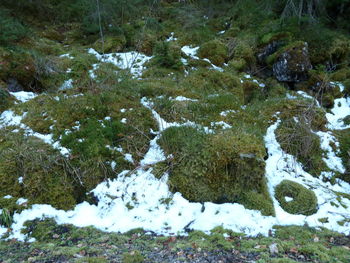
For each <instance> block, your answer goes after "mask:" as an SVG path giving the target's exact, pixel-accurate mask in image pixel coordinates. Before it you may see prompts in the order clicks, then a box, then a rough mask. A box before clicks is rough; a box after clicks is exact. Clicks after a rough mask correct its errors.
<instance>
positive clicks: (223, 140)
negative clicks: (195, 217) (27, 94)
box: [0, 0, 350, 263]
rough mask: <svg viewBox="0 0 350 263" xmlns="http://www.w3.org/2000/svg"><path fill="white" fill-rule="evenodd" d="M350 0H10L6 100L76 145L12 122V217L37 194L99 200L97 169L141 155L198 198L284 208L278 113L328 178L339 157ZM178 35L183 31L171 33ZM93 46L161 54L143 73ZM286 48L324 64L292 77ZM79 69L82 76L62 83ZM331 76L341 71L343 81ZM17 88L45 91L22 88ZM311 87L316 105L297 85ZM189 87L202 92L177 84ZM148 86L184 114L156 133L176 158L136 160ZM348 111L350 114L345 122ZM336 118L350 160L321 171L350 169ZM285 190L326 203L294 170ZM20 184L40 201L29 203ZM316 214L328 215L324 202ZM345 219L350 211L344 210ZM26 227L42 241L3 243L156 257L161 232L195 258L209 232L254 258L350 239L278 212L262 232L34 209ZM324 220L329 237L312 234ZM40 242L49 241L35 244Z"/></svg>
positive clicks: (6, 5) (169, 108) (316, 249)
mask: <svg viewBox="0 0 350 263" xmlns="http://www.w3.org/2000/svg"><path fill="white" fill-rule="evenodd" d="M348 2H349V1H348V0H337V1H325V0H317V1H316V0H305V1H301V0H283V1H268V0H264V1H254V0H244V1H242V0H240V1H223V0H220V1H212V0H210V1H209V0H207V1H170V0H167V1H153V0H152V1H151V0H130V1H125V0H99V1H92V0H73V1H72V0H62V1H57V0H32V1H28V0H16V1H13V0H2V1H1V3H0V114H1V113H2V112H3V111H5V110H7V109H10V110H12V111H14V112H15V113H16V114H17V115H21V116H23V121H22V123H23V124H24V125H26V126H27V127H29V128H30V129H32V130H33V131H34V132H37V133H40V134H43V135H47V136H52V139H53V141H54V142H56V146H57V145H58V143H59V144H60V145H61V146H62V147H65V148H67V149H69V153H68V154H67V155H62V154H61V153H60V152H59V150H57V149H54V148H53V147H52V146H50V145H49V144H47V143H44V142H43V141H42V140H40V139H39V138H36V137H34V136H27V135H26V134H25V131H24V129H23V128H19V127H1V129H0V184H1V186H2V187H1V189H0V210H1V213H0V225H2V226H5V227H11V224H12V223H13V222H12V221H13V218H12V217H13V214H14V213H16V212H20V211H22V210H23V209H26V208H30V207H31V205H33V204H38V203H39V204H50V205H52V206H53V207H55V208H59V209H65V210H68V209H72V208H74V206H75V205H76V204H78V203H80V202H83V201H88V202H90V203H92V202H93V201H94V200H92V198H91V197H90V196H89V194H88V192H89V191H91V190H92V189H94V188H95V187H96V185H98V184H99V183H101V182H103V181H106V180H107V179H113V178H116V177H117V176H118V174H119V173H120V172H122V171H125V170H128V171H130V173H131V172H132V171H135V170H137V169H141V168H142V169H146V168H147V169H148V168H152V169H153V171H155V172H154V173H155V174H156V176H157V177H159V178H160V177H162V176H163V175H164V173H165V172H167V173H168V174H169V180H168V185H169V188H170V190H171V191H172V192H174V193H175V192H180V193H181V194H182V195H183V196H184V197H185V198H186V199H188V200H190V201H193V202H207V201H211V202H214V203H226V202H229V203H235V202H236V203H240V204H242V205H244V206H245V207H246V208H248V209H255V210H260V211H261V213H262V214H263V215H271V216H273V215H274V213H275V211H274V207H273V202H272V200H271V196H270V195H269V193H268V191H267V185H266V178H265V161H264V159H265V160H266V158H267V153H266V149H265V142H264V136H265V135H266V130H267V128H268V127H269V126H270V125H271V124H272V123H275V122H276V121H277V119H279V120H281V123H280V125H279V127H278V129H277V131H276V136H277V140H278V142H279V143H280V145H281V147H282V149H283V150H284V152H286V153H288V154H291V155H293V156H295V157H296V159H297V161H299V162H301V163H302V165H303V168H304V170H305V171H307V172H308V173H310V174H311V175H313V176H315V177H317V178H318V177H319V176H320V175H321V172H323V171H330V169H329V168H328V167H327V166H326V163H325V162H324V160H323V158H324V157H325V154H326V153H325V152H324V151H323V150H322V149H321V147H320V143H321V141H320V138H319V136H317V134H315V132H317V131H324V132H326V131H327V132H328V131H329V130H328V129H327V125H326V124H327V120H326V118H325V114H326V112H329V109H330V108H332V107H333V106H334V101H335V99H337V98H340V97H343V96H348V97H349V96H350V69H349V63H350V38H349V30H350V27H349V25H350V23H349V22H350V18H349V15H348V14H349V11H350V10H349V7H348ZM170 36H173V37H175V38H176V39H172V40H170V41H169V40H168V38H169V37H170ZM305 43H307V44H305ZM185 45H186V46H191V47H193V48H195V47H199V48H198V52H197V54H196V57H195V58H194V57H190V56H187V55H185V54H184V52H182V51H181V47H183V46H185ZM306 46H307V48H308V52H306V53H308V54H306V55H305V53H304V52H303V49H304V48H305V47H306ZM90 48H94V49H95V50H96V51H97V52H99V53H100V54H101V55H103V54H104V53H115V52H128V51H138V52H141V53H144V54H146V55H148V56H152V59H151V60H150V61H149V62H147V63H146V64H144V65H143V67H144V68H143V73H142V75H141V76H136V77H135V76H132V74H131V73H130V72H129V71H128V70H122V69H120V68H118V67H117V66H115V65H113V64H112V63H104V62H101V61H99V60H98V59H97V58H96V57H95V56H94V55H92V54H89V52H88V50H89V49H90ZM286 53H288V54H289V56H290V57H291V58H290V61H289V65H288V66H289V69H290V70H292V71H295V72H297V73H298V71H299V69H300V65H307V64H308V63H310V65H312V70H309V67H307V70H304V69H303V70H302V72H303V74H302V78H299V79H297V80H296V81H295V82H293V81H292V82H289V83H284V82H279V81H278V79H277V77H276V74H275V73H274V70H273V65H274V64H275V63H276V61H278V60H279V59H281V55H282V54H286ZM63 54H65V56H62V55H63ZM115 59H118V58H117V57H115ZM119 59H122V58H119ZM212 64H214V65H215V66H218V67H221V68H220V69H219V70H218V68H217V67H213V66H212ZM310 68H311V67H310ZM304 71H305V72H304ZM92 73H93V74H94V76H95V78H92V77H91V75H92ZM304 73H305V74H304ZM248 74H249V75H248ZM68 80H69V81H71V83H72V85H71V86H70V87H69V88H67V89H64V83H65V81H68ZM331 81H338V82H340V83H342V84H344V86H345V91H344V92H341V91H340V89H339V88H338V87H337V84H330V82H331ZM8 90H11V91H13V90H17V91H18V90H25V91H34V92H36V93H37V94H38V96H37V97H36V98H35V99H32V100H30V101H28V102H25V103H20V102H19V101H15V99H14V97H13V96H11V95H10V93H9V92H8ZM300 90H301V91H303V92H305V93H307V94H308V95H310V96H312V97H314V98H315V99H316V100H317V101H318V102H319V103H320V107H318V106H317V105H316V101H313V100H310V99H305V98H302V96H299V95H298V94H297V93H296V91H300ZM178 96H181V97H182V98H183V97H186V98H189V99H190V100H186V99H182V100H181V99H175V98H176V97H178ZM292 96H293V97H292ZM143 97H146V98H147V100H148V101H150V102H152V108H153V109H154V110H155V111H156V112H157V113H159V115H160V116H161V117H162V118H163V119H165V120H166V121H168V122H177V123H180V124H184V123H187V124H186V125H182V126H179V127H171V128H168V129H166V130H165V131H163V132H161V133H159V140H158V143H159V144H160V146H161V148H162V150H164V153H165V155H166V156H167V157H168V158H167V160H166V161H163V162H160V163H157V164H155V165H149V166H147V167H143V166H142V164H141V162H140V161H141V160H142V158H143V157H144V155H145V153H146V152H147V151H148V149H149V143H150V141H151V140H152V139H153V138H154V137H155V136H156V134H157V130H158V127H157V125H156V121H155V119H154V116H153V114H152V112H151V111H150V110H149V109H147V108H146V107H144V106H143V105H142V104H141V103H140V101H141V99H142V98H143ZM181 97H180V98H181ZM277 112H278V114H277ZM349 118H350V117H349V116H347V117H345V118H344V122H345V123H347V124H349V123H350V120H349ZM190 122H191V123H192V124H191V125H188V123H190ZM161 128H162V127H161ZM14 129H16V130H15V132H13V130H14ZM332 133H333V134H334V135H335V136H336V138H337V140H338V141H339V147H338V146H337V145H335V144H334V145H332V147H333V148H334V151H335V152H337V148H339V152H338V153H337V155H338V156H339V157H340V158H341V159H342V161H343V164H344V166H345V168H346V172H345V173H343V174H341V173H336V174H335V175H334V176H333V178H328V179H326V178H324V180H329V181H330V182H331V183H336V180H335V179H336V178H340V179H343V180H345V181H347V182H350V161H349V156H350V137H349V136H350V135H349V134H350V133H349V129H346V130H339V131H332ZM126 154H130V155H131V156H132V159H133V161H130V159H128V158H126ZM112 161H113V162H115V163H112ZM114 164H115V165H114ZM126 176H128V175H126ZM275 190H276V198H277V200H278V201H279V202H280V204H281V206H282V208H283V209H285V210H286V211H287V212H289V213H293V214H304V215H311V214H313V213H315V212H316V211H317V209H318V208H317V198H316V196H315V194H314V193H313V191H312V190H311V189H310V190H309V189H306V188H305V187H303V186H302V185H299V184H297V183H294V182H291V181H283V182H282V183H281V184H280V185H278V186H277V187H276V189H275ZM336 194H337V195H338V196H339V200H338V201H339V204H340V205H343V204H342V203H341V198H348V195H347V194H346V193H340V192H339V193H336ZM286 197H289V198H292V199H293V200H292V201H289V202H288V201H287V200H286ZM19 198H26V199H28V202H24V203H22V204H18V203H17V200H18V199H19ZM171 201H172V200H171V198H170V197H169V198H164V199H162V200H161V202H162V204H169V203H170V202H171ZM126 206H127V207H128V208H129V209H132V208H133V206H132V204H130V203H128V204H127V205H126ZM343 206H344V207H345V205H343ZM318 220H319V222H320V223H327V220H328V218H327V217H325V218H320V219H318ZM346 223H348V219H346V218H344V219H343V220H340V221H339V225H345V224H346ZM26 231H27V232H26V233H27V234H29V237H35V238H36V239H37V242H35V243H33V244H25V243H24V244H18V243H16V242H15V241H13V242H12V243H11V242H0V259H2V258H3V255H6V259H5V260H8V261H9V262H11V260H12V261H13V262H20V261H34V262H35V261H39V262H40V261H41V262H50V261H51V262H60V261H72V262H110V261H113V260H114V261H117V262H126V263H127V262H148V261H152V258H150V259H149V258H148V254H152V255H153V254H157V253H158V250H156V249H154V248H155V247H157V248H158V249H159V248H160V249H162V248H166V249H167V251H168V252H169V251H170V252H169V253H174V255H175V254H176V256H175V257H174V258H175V259H176V260H179V261H180V260H184V261H186V260H191V259H190V258H188V254H186V253H185V252H183V251H186V249H187V250H191V251H194V252H193V253H197V252H198V253H199V251H198V250H199V248H201V249H204V250H206V252H207V251H210V252H212V253H216V251H219V250H220V251H224V252H225V251H226V252H227V253H229V254H230V255H231V256H233V257H235V254H234V252H233V251H234V250H237V249H238V250H240V253H241V252H244V253H248V254H244V256H245V257H247V260H248V259H249V256H251V255H252V253H253V254H254V255H255V256H254V255H253V258H251V260H250V259H249V260H250V261H251V262H258V263H267V262H275V263H290V262H298V261H305V262H327V263H328V262H329V263H338V262H339V263H342V262H348V261H349V256H348V255H349V250H348V247H349V245H348V243H345V244H344V246H345V247H346V248H344V247H343V245H340V244H343V243H341V242H340V241H339V242H338V243H337V242H335V241H334V242H333V241H330V238H334V239H337V238H339V239H340V238H345V237H339V235H337V234H335V233H331V232H329V231H328V230H325V229H323V230H315V229H310V228H307V227H293V226H291V227H281V228H280V227H277V228H276V231H275V233H272V234H271V236H270V237H255V238H250V237H245V236H244V235H243V234H240V233H234V232H232V231H229V230H225V229H223V228H221V227H218V228H215V229H214V230H213V231H212V232H211V233H210V234H209V233H202V232H199V231H193V232H190V233H189V236H188V237H176V238H175V240H173V239H171V238H170V237H162V236H161V237H155V236H153V235H145V233H144V231H143V230H134V231H131V232H130V233H127V234H125V235H122V234H108V235H107V234H105V233H102V232H100V231H97V230H96V229H93V228H82V229H77V228H75V227H73V226H70V225H56V224H54V223H53V221H52V220H46V221H43V222H39V221H35V222H28V223H27V230H26ZM57 235H58V237H57ZM54 236H55V237H54ZM316 236H317V237H318V238H319V240H320V241H318V242H316V241H314V240H315V237H316ZM345 239H346V238H345ZM346 242H348V241H346ZM272 243H276V244H277V247H278V250H279V253H277V255H275V257H274V258H270V253H269V248H268V247H269V245H270V244H272ZM78 245H79V246H78ZM114 246H115V247H114ZM18 247H20V251H19V253H18V254H16V252H17V248H18ZM35 249H38V250H39V251H44V252H43V254H40V253H39V254H35V253H36V252H35ZM104 250H106V251H107V255H105V254H104V252H102V251H104ZM3 251H4V252H3ZM144 251H145V252H144ZM213 251H214V252H213ZM295 251H297V252H295ZM180 252H181V253H185V254H181V253H180ZM2 253H3V254H2ZM6 253H8V254H6ZM177 253H179V254H177ZM249 253H250V254H249ZM113 254H114V255H115V256H114V257H113V256H110V255H113ZM158 254H159V253H158ZM8 255H13V257H12V256H8ZM27 255H32V259H30V260H29V256H27ZM77 255H78V256H77ZM300 255H302V256H303V257H304V258H302V257H299V256H300ZM174 258H173V259H174ZM235 259H237V258H234V259H232V260H231V261H232V262H234V260H235ZM0 261H1V260H0ZM6 262H7V261H6Z"/></svg>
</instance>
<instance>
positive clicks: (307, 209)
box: [275, 180, 318, 215]
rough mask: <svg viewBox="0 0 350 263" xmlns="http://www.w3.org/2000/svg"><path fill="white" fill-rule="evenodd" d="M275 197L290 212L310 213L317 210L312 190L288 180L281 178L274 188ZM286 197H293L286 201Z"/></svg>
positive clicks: (315, 198)
mask: <svg viewBox="0 0 350 263" xmlns="http://www.w3.org/2000/svg"><path fill="white" fill-rule="evenodd" d="M275 197H276V199H277V200H278V202H279V203H280V205H281V207H282V208H283V209H284V210H285V211H286V212H288V213H290V214H303V215H312V214H314V213H316V212H317V210H318V206H317V197H316V195H315V193H314V192H313V191H312V190H309V189H307V188H306V187H304V186H302V185H301V184H298V183H296V182H293V181H290V180H283V181H282V182H281V183H280V184H279V185H277V186H276V188H275ZM286 197H290V198H293V200H292V201H289V202H288V201H286Z"/></svg>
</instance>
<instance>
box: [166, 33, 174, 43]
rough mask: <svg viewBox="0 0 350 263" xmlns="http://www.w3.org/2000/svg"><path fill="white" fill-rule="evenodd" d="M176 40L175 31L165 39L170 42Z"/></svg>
mask: <svg viewBox="0 0 350 263" xmlns="http://www.w3.org/2000/svg"><path fill="white" fill-rule="evenodd" d="M176 40H177V38H176V37H175V36H174V32H171V33H170V37H169V38H167V39H166V40H165V41H166V42H170V41H176Z"/></svg>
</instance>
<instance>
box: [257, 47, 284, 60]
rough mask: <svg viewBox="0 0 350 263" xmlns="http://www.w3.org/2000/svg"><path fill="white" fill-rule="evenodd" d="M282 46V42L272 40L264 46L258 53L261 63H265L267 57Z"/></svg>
mask: <svg viewBox="0 0 350 263" xmlns="http://www.w3.org/2000/svg"><path fill="white" fill-rule="evenodd" d="M280 46H281V43H280V42H278V41H272V42H271V43H270V44H268V45H266V46H265V47H263V48H262V49H261V50H260V52H259V53H258V54H257V58H258V61H259V63H261V64H264V63H265V59H266V58H267V57H268V56H270V55H272V54H273V53H275V52H276V51H277V49H278V48H279V47H280Z"/></svg>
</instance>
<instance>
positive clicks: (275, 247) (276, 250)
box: [269, 243, 278, 254]
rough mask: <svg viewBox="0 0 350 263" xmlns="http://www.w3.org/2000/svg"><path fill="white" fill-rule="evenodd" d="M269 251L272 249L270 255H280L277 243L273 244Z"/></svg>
mask: <svg viewBox="0 0 350 263" xmlns="http://www.w3.org/2000/svg"><path fill="white" fill-rule="evenodd" d="M269 249H270V254H278V247H277V244H276V243H272V244H271V245H270V246H269Z"/></svg>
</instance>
